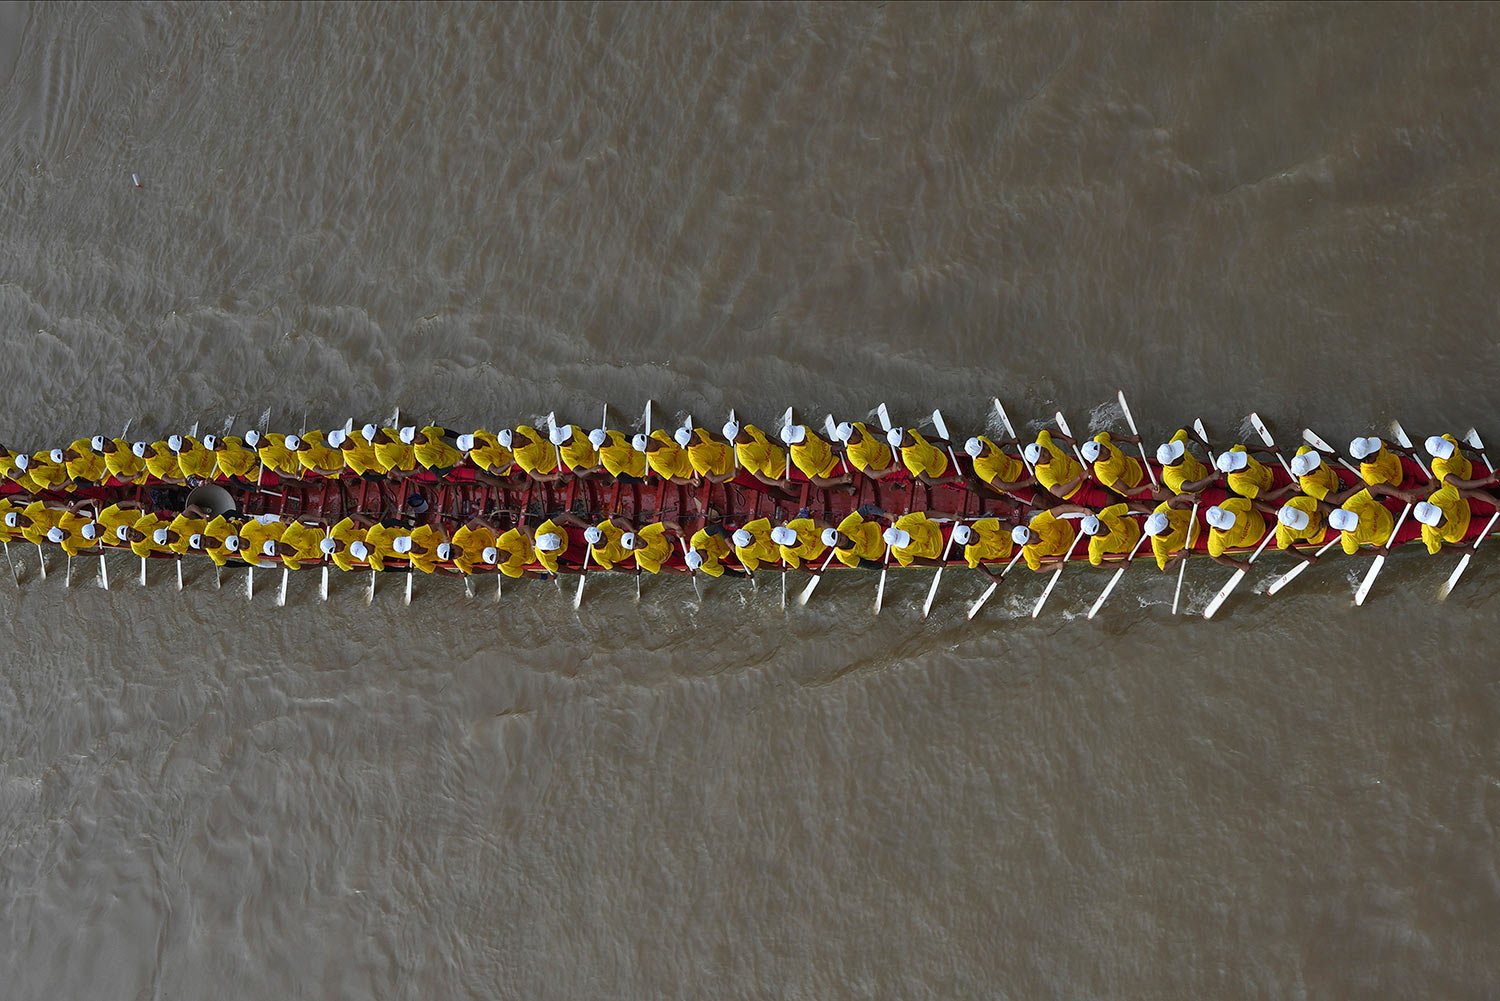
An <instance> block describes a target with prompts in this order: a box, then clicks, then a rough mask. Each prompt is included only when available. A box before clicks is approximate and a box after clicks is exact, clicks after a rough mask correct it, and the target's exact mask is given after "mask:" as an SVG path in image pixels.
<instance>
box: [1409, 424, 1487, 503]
mask: <svg viewBox="0 0 1500 1001" xmlns="http://www.w3.org/2000/svg"><path fill="white" fill-rule="evenodd" d="M1426 444H1427V454H1428V455H1430V456H1432V479H1433V482H1434V483H1436V484H1437V485H1438V486H1450V487H1453V488H1454V489H1455V490H1457V491H1458V492H1459V494H1460V495H1461V496H1463V497H1465V498H1468V499H1470V500H1477V501H1482V502H1484V503H1485V504H1489V505H1490V506H1491V507H1497V508H1500V498H1497V497H1496V496H1495V495H1494V494H1492V493H1490V492H1489V491H1488V490H1484V489H1482V488H1483V487H1490V486H1494V485H1495V480H1496V478H1495V476H1494V474H1490V475H1488V476H1475V475H1474V464H1473V463H1472V462H1470V461H1469V459H1468V457H1467V456H1465V455H1464V452H1463V446H1462V445H1461V444H1460V443H1459V441H1458V439H1457V438H1455V437H1453V436H1452V435H1451V434H1445V435H1442V436H1441V437H1439V436H1437V435H1433V436H1432V437H1431V438H1428V439H1427V443H1426Z"/></svg>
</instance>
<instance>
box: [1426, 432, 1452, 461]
mask: <svg viewBox="0 0 1500 1001" xmlns="http://www.w3.org/2000/svg"><path fill="white" fill-rule="evenodd" d="M1427 454H1428V455H1430V456H1432V457H1433V458H1434V459H1451V458H1452V457H1453V442H1451V441H1449V440H1448V439H1447V438H1444V437H1441V436H1440V435H1433V436H1432V437H1431V438H1428V439H1427Z"/></svg>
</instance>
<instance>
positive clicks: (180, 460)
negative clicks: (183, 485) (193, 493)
mask: <svg viewBox="0 0 1500 1001" xmlns="http://www.w3.org/2000/svg"><path fill="white" fill-rule="evenodd" d="M167 449H168V450H169V451H171V453H172V454H173V455H174V456H176V458H177V475H178V476H179V477H181V478H182V479H183V480H184V481H186V480H190V479H199V480H211V479H213V478H214V473H215V472H217V471H218V468H219V461H218V457H217V456H215V455H214V453H213V452H212V451H210V450H209V449H208V448H207V447H205V446H204V444H203V442H201V441H199V440H198V439H197V438H194V437H193V436H192V435H190V434H188V435H183V434H174V435H170V436H168V438H167Z"/></svg>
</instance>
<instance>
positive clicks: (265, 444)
mask: <svg viewBox="0 0 1500 1001" xmlns="http://www.w3.org/2000/svg"><path fill="white" fill-rule="evenodd" d="M260 441H261V443H260V445H259V447H257V448H256V454H257V455H259V456H260V461H261V462H264V463H265V464H266V468H267V469H269V470H270V471H271V472H273V473H275V474H277V475H278V476H300V475H301V473H302V460H301V459H299V458H297V453H296V452H293V451H292V450H291V449H289V448H287V447H286V435H284V434H278V433H276V432H269V431H268V432H267V433H265V434H264V435H261V439H260ZM150 464H151V460H150V458H149V457H148V458H147V460H146V465H148V466H149V465H150Z"/></svg>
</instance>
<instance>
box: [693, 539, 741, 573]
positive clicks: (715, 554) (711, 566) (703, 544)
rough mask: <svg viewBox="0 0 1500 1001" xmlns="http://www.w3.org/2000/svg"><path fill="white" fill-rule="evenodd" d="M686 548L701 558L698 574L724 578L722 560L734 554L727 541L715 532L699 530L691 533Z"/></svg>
mask: <svg viewBox="0 0 1500 1001" xmlns="http://www.w3.org/2000/svg"><path fill="white" fill-rule="evenodd" d="M688 546H689V548H691V549H693V550H695V551H697V553H698V554H699V555H701V556H702V557H703V565H702V566H700V567H699V568H698V572H699V573H706V574H708V575H709V576H710V577H722V576H724V558H725V557H726V556H728V555H729V554H730V553H732V552H734V548H733V547H732V546H730V544H729V540H728V539H726V538H725V537H724V536H723V535H721V534H719V533H717V532H714V533H710V532H709V531H707V530H706V529H702V528H700V529H698V531H696V532H694V533H693V537H692V539H691V540H689V542H688Z"/></svg>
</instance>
